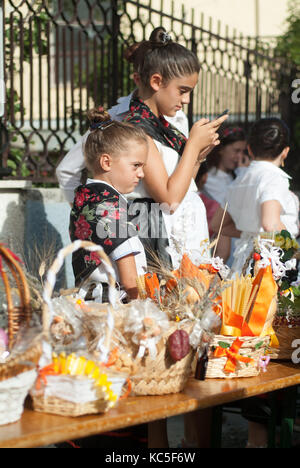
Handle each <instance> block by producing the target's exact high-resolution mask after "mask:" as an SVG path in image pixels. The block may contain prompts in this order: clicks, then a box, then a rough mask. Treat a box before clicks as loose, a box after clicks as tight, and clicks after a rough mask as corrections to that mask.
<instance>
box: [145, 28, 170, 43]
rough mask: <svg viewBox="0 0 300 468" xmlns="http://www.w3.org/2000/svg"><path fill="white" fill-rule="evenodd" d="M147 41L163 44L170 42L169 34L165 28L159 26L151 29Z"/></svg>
mask: <svg viewBox="0 0 300 468" xmlns="http://www.w3.org/2000/svg"><path fill="white" fill-rule="evenodd" d="M149 41H150V42H152V43H154V44H155V45H157V46H159V45H161V46H165V45H167V44H169V43H170V42H172V38H171V36H170V35H169V34H168V33H167V31H166V30H165V28H163V27H162V26H159V27H158V28H155V29H153V31H152V33H151V35H150V38H149Z"/></svg>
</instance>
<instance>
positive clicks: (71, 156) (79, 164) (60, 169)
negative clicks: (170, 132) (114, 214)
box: [56, 74, 189, 203]
mask: <svg viewBox="0 0 300 468" xmlns="http://www.w3.org/2000/svg"><path fill="white" fill-rule="evenodd" d="M135 81H136V82H138V77H137V74H135ZM132 94H133V93H131V94H129V95H128V96H123V97H120V98H119V99H118V101H117V104H116V105H115V106H113V107H112V108H111V109H109V110H108V113H109V115H110V116H111V118H112V119H113V120H117V121H118V122H122V120H123V119H124V117H125V116H126V115H127V114H128V112H129V104H130V100H131V98H132ZM166 119H167V120H168V121H169V122H170V123H172V124H173V125H174V126H175V127H177V128H178V130H180V131H181V132H182V133H183V134H184V135H185V136H186V137H188V134H189V126H188V119H187V117H186V115H185V113H184V112H183V111H182V110H179V111H178V112H176V115H175V116H174V117H168V116H166ZM89 134H90V130H88V131H87V132H86V133H85V134H84V135H83V136H82V137H81V138H80V140H79V141H78V142H77V143H76V144H75V145H74V147H73V148H71V149H70V151H69V152H68V153H67V154H66V155H65V156H64V158H63V159H62V161H61V162H60V163H59V165H58V166H57V168H56V177H57V180H58V183H59V187H60V189H61V190H62V191H63V193H64V196H65V198H66V200H67V201H68V202H69V203H73V200H74V193H75V190H76V188H77V187H78V186H79V185H80V184H81V176H82V171H83V170H84V169H85V168H86V164H85V160H84V155H83V147H84V143H85V141H86V139H87V137H88V135H89Z"/></svg>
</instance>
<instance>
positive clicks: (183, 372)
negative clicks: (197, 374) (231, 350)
mask: <svg viewBox="0 0 300 468" xmlns="http://www.w3.org/2000/svg"><path fill="white" fill-rule="evenodd" d="M178 328H180V329H183V330H185V331H186V332H187V333H190V332H191V329H192V324H183V325H181V326H180V325H178V324H177V323H176V324H175V323H174V324H173V325H172V326H171V327H170V328H169V330H168V331H167V332H166V333H165V334H164V335H163V336H162V338H161V340H160V341H159V343H158V344H157V351H158V353H157V356H156V358H155V359H154V360H153V359H151V357H150V356H146V357H144V358H142V359H141V360H139V361H137V370H136V373H135V375H133V376H132V377H131V381H132V392H133V394H134V395H166V394H169V393H178V392H181V391H182V390H183V389H184V387H185V385H186V383H187V381H188V378H189V377H190V376H191V371H192V362H193V359H194V357H195V351H194V350H193V349H192V348H191V350H190V352H189V353H188V354H187V355H186V356H185V357H184V358H183V359H181V360H180V361H176V362H174V361H173V360H172V359H171V357H170V355H169V352H168V349H167V345H166V344H167V340H168V337H169V336H170V335H171V334H172V333H173V332H174V331H175V330H177V329H178Z"/></svg>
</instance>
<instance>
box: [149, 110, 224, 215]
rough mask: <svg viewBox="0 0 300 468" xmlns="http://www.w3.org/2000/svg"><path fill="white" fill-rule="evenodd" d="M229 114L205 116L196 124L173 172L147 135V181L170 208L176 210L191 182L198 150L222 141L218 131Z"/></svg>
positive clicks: (161, 200) (199, 151) (150, 192)
mask: <svg viewBox="0 0 300 468" xmlns="http://www.w3.org/2000/svg"><path fill="white" fill-rule="evenodd" d="M226 118H227V116H224V117H221V118H220V119H217V120H214V121H212V122H209V123H207V120H206V119H202V120H199V121H198V122H196V123H195V124H194V125H193V127H192V129H191V132H190V137H189V139H188V140H187V142H186V145H185V149H184V152H183V154H182V156H181V158H180V160H179V162H178V164H177V167H176V168H175V170H174V172H173V173H172V174H171V175H170V176H169V175H168V173H167V171H166V168H165V165H164V162H163V159H162V157H161V154H160V153H159V151H158V149H157V147H156V145H155V143H154V141H153V140H152V138H150V137H148V140H149V153H148V160H147V164H146V166H145V168H144V174H145V177H144V183H145V186H146V188H147V191H148V192H149V194H150V195H151V197H152V198H153V199H154V200H155V201H156V202H157V203H167V204H168V205H169V206H170V207H171V211H175V210H176V208H177V207H178V204H179V203H181V201H182V200H183V198H184V196H185V194H186V192H187V190H188V188H189V186H190V183H191V180H192V177H193V175H194V171H195V165H196V163H197V160H198V156H199V153H201V152H203V150H206V149H207V148H208V147H209V146H212V145H214V146H215V145H216V144H219V140H218V134H217V133H216V131H217V129H218V128H219V126H220V125H221V123H222V122H223V121H224V120H226Z"/></svg>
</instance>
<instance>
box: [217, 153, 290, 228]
mask: <svg viewBox="0 0 300 468" xmlns="http://www.w3.org/2000/svg"><path fill="white" fill-rule="evenodd" d="M290 178H291V177H290V176H289V175H288V174H286V173H285V172H284V171H283V170H282V169H280V168H279V167H277V166H275V164H273V163H272V162H269V161H252V162H251V164H250V166H249V167H248V169H247V171H245V172H244V174H242V175H241V176H239V177H237V178H236V179H235V180H234V181H233V182H232V183H231V185H230V186H229V188H228V190H227V193H226V197H225V201H228V212H229V214H230V215H231V217H232V219H233V221H234V223H235V225H236V227H237V229H239V230H240V231H242V232H244V233H245V232H246V233H250V234H252V233H253V234H257V233H258V232H261V231H262V230H263V229H262V227H261V221H260V220H261V204H262V203H264V202H266V201H270V200H277V201H278V202H279V203H280V205H281V215H280V219H281V221H282V223H283V224H284V225H285V226H286V229H287V230H288V231H289V232H290V233H291V234H292V235H293V236H295V237H297V235H298V231H299V205H298V203H297V200H296V199H295V195H294V194H293V193H292V192H291V191H290V190H289V185H290V184H289V179H290Z"/></svg>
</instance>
